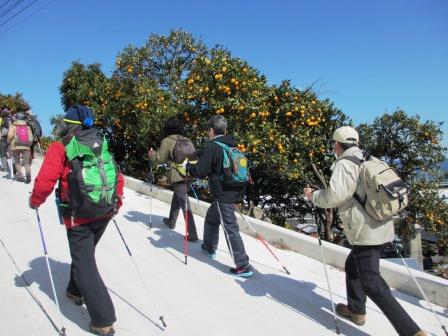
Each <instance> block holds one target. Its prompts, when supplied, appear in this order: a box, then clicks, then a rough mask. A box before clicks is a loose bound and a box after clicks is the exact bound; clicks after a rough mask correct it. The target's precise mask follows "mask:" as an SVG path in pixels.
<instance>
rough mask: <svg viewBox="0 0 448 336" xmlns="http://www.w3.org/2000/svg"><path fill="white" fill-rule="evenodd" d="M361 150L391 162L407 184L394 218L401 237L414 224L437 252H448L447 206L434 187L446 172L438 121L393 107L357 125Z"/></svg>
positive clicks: (409, 234) (408, 234)
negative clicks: (404, 203)
mask: <svg viewBox="0 0 448 336" xmlns="http://www.w3.org/2000/svg"><path fill="white" fill-rule="evenodd" d="M359 131H360V136H361V141H362V143H363V145H364V147H365V149H366V150H367V151H368V152H369V153H371V154H372V155H374V156H377V157H380V158H382V159H384V160H386V162H388V163H389V164H390V165H392V166H393V167H394V168H395V169H396V170H397V172H398V174H399V175H400V177H401V178H402V179H403V180H404V181H405V182H406V183H407V184H408V185H409V188H410V204H409V206H408V207H407V208H406V209H405V210H404V211H403V212H402V213H401V214H400V218H399V220H398V221H396V228H397V232H398V233H399V234H400V235H401V236H403V237H404V238H409V237H412V236H414V234H415V229H416V224H417V225H419V226H421V227H423V228H424V229H426V230H428V231H430V232H433V233H435V234H436V236H437V238H438V247H439V252H440V254H446V253H447V252H448V224H447V223H448V205H447V203H446V202H445V201H444V200H443V199H442V198H441V196H440V195H439V191H438V188H439V186H440V183H441V182H442V181H446V175H444V174H443V172H442V171H441V169H440V164H441V162H443V161H444V160H446V153H447V148H446V147H444V146H443V145H442V144H441V141H442V136H443V133H442V131H441V123H435V122H433V121H425V122H423V121H421V120H420V117H419V116H415V117H409V116H408V115H407V114H406V112H404V111H402V110H397V111H395V112H394V113H392V114H384V115H383V116H381V117H378V118H376V119H375V120H374V122H373V123H372V124H362V125H360V127H359Z"/></svg>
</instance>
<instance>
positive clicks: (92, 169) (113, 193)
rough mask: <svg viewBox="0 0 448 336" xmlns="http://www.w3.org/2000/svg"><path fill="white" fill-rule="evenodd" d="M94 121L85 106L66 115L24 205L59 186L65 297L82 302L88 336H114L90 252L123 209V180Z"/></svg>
mask: <svg viewBox="0 0 448 336" xmlns="http://www.w3.org/2000/svg"><path fill="white" fill-rule="evenodd" d="M93 121H94V114H93V112H92V110H91V109H90V108H88V107H86V106H82V105H75V106H73V107H70V108H69V109H68V110H67V111H66V113H65V116H64V119H63V121H61V122H60V123H59V124H58V125H57V127H56V130H55V133H56V135H57V136H58V137H59V138H60V140H61V141H60V142H53V143H52V144H51V145H50V146H49V147H48V151H47V153H46V155H45V157H44V161H43V163H42V166H41V168H40V171H39V174H38V175H37V177H36V179H35V182H34V189H33V192H32V194H31V196H30V200H29V203H30V207H31V208H36V207H39V206H40V205H41V204H42V203H44V202H45V200H46V199H47V197H48V196H49V195H50V194H51V192H52V190H53V188H54V186H55V184H56V183H57V182H58V190H57V193H58V195H57V197H59V199H60V200H61V206H60V207H59V209H60V213H61V217H62V218H63V222H64V224H65V227H66V229H67V238H68V244H69V248H70V255H71V257H72V263H71V269H70V280H69V283H68V286H67V291H66V295H67V297H68V298H69V299H70V300H72V301H73V302H74V303H75V304H77V305H81V304H82V303H83V302H84V303H85V305H86V307H87V310H88V312H89V315H90V318H91V323H90V331H91V332H92V333H94V334H97V335H103V336H110V335H114V333H115V330H114V327H113V323H114V322H115V321H116V317H115V308H114V305H113V303H112V300H111V298H110V295H109V293H108V291H107V287H106V285H105V284H104V282H103V280H102V278H101V275H100V274H99V272H98V268H97V265H96V261H95V247H96V245H97V244H98V242H99V240H100V238H101V236H102V235H103V233H104V231H105V230H106V227H107V224H108V223H109V221H110V219H111V218H112V217H113V216H114V215H115V214H116V212H117V211H118V209H119V208H120V206H121V204H122V197H123V186H124V180H123V176H122V175H121V173H120V172H119V171H118V167H117V166H116V164H115V161H114V160H113V158H112V156H111V154H110V153H109V151H108V149H107V142H106V140H105V138H104V137H103V135H102V134H101V132H100V131H99V130H97V129H95V128H93V127H92V126H93ZM97 158H101V160H100V162H101V165H99V164H98V159H97ZM84 177H86V179H85V180H84ZM94 186H99V187H100V188H101V189H100V190H98V187H97V189H95V188H94ZM92 189H93V190H92ZM90 195H91V196H92V197H90ZM95 200H96V201H95Z"/></svg>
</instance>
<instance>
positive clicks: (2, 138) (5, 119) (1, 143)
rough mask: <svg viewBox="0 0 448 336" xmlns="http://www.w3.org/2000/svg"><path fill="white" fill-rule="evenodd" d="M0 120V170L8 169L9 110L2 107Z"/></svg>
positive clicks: (6, 170) (5, 170)
mask: <svg viewBox="0 0 448 336" xmlns="http://www.w3.org/2000/svg"><path fill="white" fill-rule="evenodd" d="M1 117H2V121H1V123H0V159H1V162H2V168H1V170H2V171H4V172H8V171H9V167H8V140H7V137H8V130H9V126H10V116H9V110H8V109H6V108H4V109H2V111H1Z"/></svg>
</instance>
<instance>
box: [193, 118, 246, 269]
mask: <svg viewBox="0 0 448 336" xmlns="http://www.w3.org/2000/svg"><path fill="white" fill-rule="evenodd" d="M206 127H207V131H208V137H209V140H210V141H208V142H207V143H206V145H205V148H204V150H203V152H202V154H201V155H200V156H199V159H198V162H197V163H196V164H194V165H190V164H189V165H187V169H188V172H189V174H190V175H192V176H195V177H199V178H205V177H208V182H209V185H210V192H211V194H212V198H213V202H212V204H211V205H210V207H209V208H208V210H207V214H206V216H205V221H204V239H203V244H202V246H201V247H202V249H203V250H204V252H206V253H208V254H209V255H210V256H211V257H212V258H215V257H216V249H217V248H218V240H219V224H220V223H221V219H222V223H221V224H222V226H223V229H224V233H225V235H226V241H227V243H228V247H229V249H230V252H231V255H232V257H233V261H234V262H235V264H236V267H232V268H231V269H230V272H231V273H232V274H234V275H237V276H241V277H249V276H251V275H252V273H253V272H252V271H251V266H250V264H249V257H248V256H247V254H246V250H245V248H244V243H243V240H242V238H241V235H240V232H239V227H238V223H237V219H236V216H235V212H234V211H235V208H234V203H237V202H240V201H241V200H242V199H243V196H244V192H245V189H246V184H245V183H244V184H240V185H230V184H227V183H224V181H223V180H222V176H223V174H224V167H223V158H224V153H223V151H224V149H223V148H222V147H221V145H219V144H218V142H219V143H221V144H224V145H227V146H229V147H236V146H237V142H236V140H235V138H234V137H233V136H231V135H228V134H226V132H227V120H226V119H225V118H224V117H223V116H220V115H215V116H213V117H211V118H210V119H209V120H208V122H207V125H206Z"/></svg>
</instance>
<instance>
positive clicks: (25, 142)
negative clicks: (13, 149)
mask: <svg viewBox="0 0 448 336" xmlns="http://www.w3.org/2000/svg"><path fill="white" fill-rule="evenodd" d="M28 127H29V126H28V125H16V134H15V137H14V146H26V147H29V146H31V144H32V143H33V137H32V136H31V137H30V136H29V134H28Z"/></svg>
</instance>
